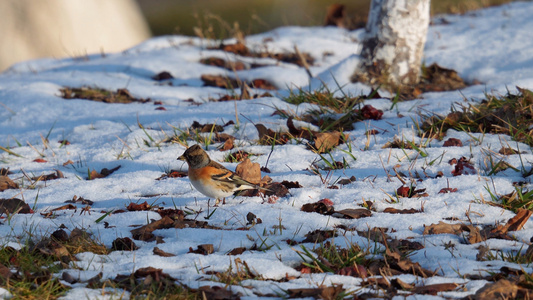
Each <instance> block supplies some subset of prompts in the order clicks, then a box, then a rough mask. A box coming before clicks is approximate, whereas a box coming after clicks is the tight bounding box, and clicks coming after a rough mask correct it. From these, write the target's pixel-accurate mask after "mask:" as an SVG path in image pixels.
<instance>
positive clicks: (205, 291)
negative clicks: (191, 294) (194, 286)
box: [198, 285, 239, 300]
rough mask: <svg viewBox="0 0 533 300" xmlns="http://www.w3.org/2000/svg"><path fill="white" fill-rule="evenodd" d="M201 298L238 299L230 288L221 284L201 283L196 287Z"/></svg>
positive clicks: (211, 299)
mask: <svg viewBox="0 0 533 300" xmlns="http://www.w3.org/2000/svg"><path fill="white" fill-rule="evenodd" d="M198 292H199V294H200V295H201V299H206V300H222V299H238V298H239V297H237V296H236V295H234V294H233V293H232V292H231V290H228V289H227V288H224V287H221V286H207V285H203V286H201V287H199V288H198Z"/></svg>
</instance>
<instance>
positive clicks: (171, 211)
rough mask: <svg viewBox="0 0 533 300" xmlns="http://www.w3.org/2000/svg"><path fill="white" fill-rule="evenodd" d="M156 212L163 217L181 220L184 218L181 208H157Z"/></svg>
mask: <svg viewBox="0 0 533 300" xmlns="http://www.w3.org/2000/svg"><path fill="white" fill-rule="evenodd" d="M157 213H158V214H159V215H160V216H161V218H163V217H165V216H166V217H169V218H171V219H173V220H180V221H183V220H184V219H185V212H184V211H183V210H181V209H175V208H167V209H158V210H157Z"/></svg>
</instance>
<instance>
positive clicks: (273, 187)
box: [264, 176, 290, 197]
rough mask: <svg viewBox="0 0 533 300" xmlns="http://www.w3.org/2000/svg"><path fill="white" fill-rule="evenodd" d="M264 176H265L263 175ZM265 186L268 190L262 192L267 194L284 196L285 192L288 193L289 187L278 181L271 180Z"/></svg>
mask: <svg viewBox="0 0 533 300" xmlns="http://www.w3.org/2000/svg"><path fill="white" fill-rule="evenodd" d="M265 177H266V176H265ZM265 188H266V189H268V190H265V191H264V193H265V195H267V196H273V195H275V196H277V197H285V196H287V194H289V193H290V192H289V189H287V188H286V187H285V185H283V184H281V183H279V182H271V183H268V184H266V185H265Z"/></svg>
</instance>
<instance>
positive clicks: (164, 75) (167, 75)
mask: <svg viewBox="0 0 533 300" xmlns="http://www.w3.org/2000/svg"><path fill="white" fill-rule="evenodd" d="M152 79H153V80H157V81H162V80H169V79H174V76H172V74H170V72H167V71H163V72H160V73H157V74H156V75H154V76H152Z"/></svg>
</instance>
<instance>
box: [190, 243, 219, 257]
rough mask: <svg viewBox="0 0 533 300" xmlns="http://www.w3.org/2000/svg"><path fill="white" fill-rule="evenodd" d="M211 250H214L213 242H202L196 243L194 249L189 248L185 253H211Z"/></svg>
mask: <svg viewBox="0 0 533 300" xmlns="http://www.w3.org/2000/svg"><path fill="white" fill-rule="evenodd" d="M213 252H215V248H214V247H213V244H203V245H198V247H197V248H196V250H193V249H192V248H189V252H187V253H196V254H202V255H209V254H212V253H213Z"/></svg>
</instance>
